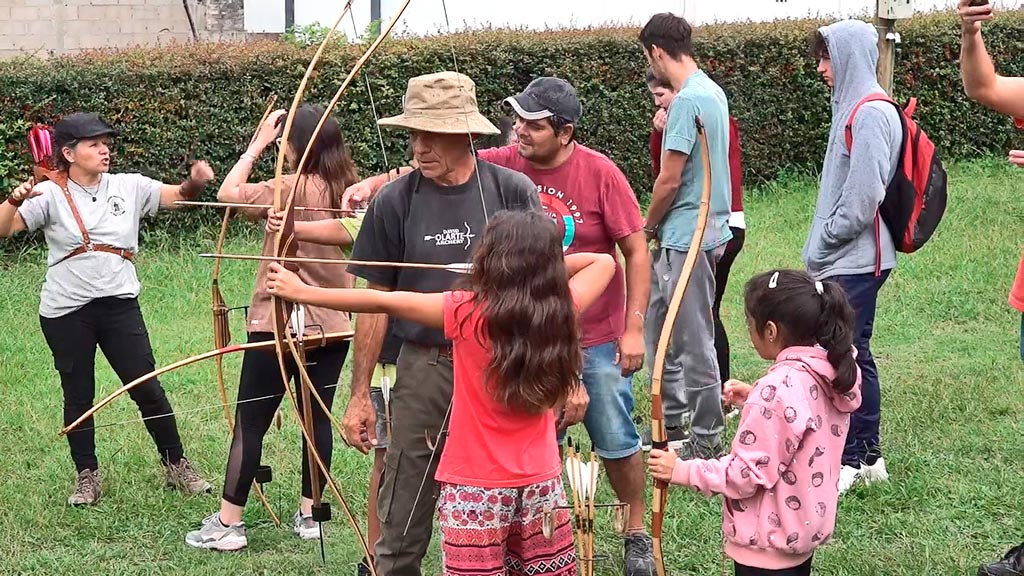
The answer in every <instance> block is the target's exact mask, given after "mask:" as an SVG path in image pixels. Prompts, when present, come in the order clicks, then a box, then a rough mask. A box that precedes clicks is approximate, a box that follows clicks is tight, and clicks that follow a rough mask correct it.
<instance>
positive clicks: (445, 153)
mask: <svg viewBox="0 0 1024 576" xmlns="http://www.w3.org/2000/svg"><path fill="white" fill-rule="evenodd" d="M378 123H379V124H380V125H381V126H391V127H395V128H402V129H405V130H407V131H409V138H410V144H411V150H412V154H413V157H414V158H415V160H416V163H417V164H418V167H417V168H416V169H415V170H411V171H409V172H406V173H404V174H402V175H401V176H398V177H394V178H392V181H391V182H389V183H388V184H387V185H386V186H384V188H382V189H381V191H380V193H379V194H377V196H376V198H375V199H374V201H373V202H372V203H371V204H370V206H369V208H368V209H367V213H366V216H365V218H364V220H363V225H362V228H361V230H360V232H359V236H358V238H357V239H356V243H355V246H354V247H353V253H352V254H353V258H355V259H356V260H378V261H389V262H423V263H438V262H441V263H463V262H466V263H468V262H470V260H471V258H472V255H473V251H474V250H475V248H476V246H477V244H478V243H479V239H480V236H481V235H482V234H483V231H484V227H485V226H486V223H487V219H488V217H489V216H490V215H492V214H494V213H495V212H498V211H501V210H538V211H539V210H540V209H541V208H540V202H539V201H538V199H537V193H536V189H537V188H536V186H535V185H534V184H533V182H531V181H530V179H529V178H527V177H526V176H524V175H523V174H520V173H519V172H515V171H512V170H508V169H506V168H501V167H498V166H495V165H494V164H490V163H488V162H484V161H478V160H477V159H476V157H475V156H474V155H473V152H472V147H471V142H472V139H473V137H474V136H477V135H483V134H496V133H498V132H499V131H498V129H497V128H495V127H494V125H493V124H491V123H490V122H489V121H488V120H487V119H486V118H485V117H483V116H482V115H481V114H480V112H479V110H478V108H477V103H476V86H475V84H474V83H473V81H472V80H471V79H470V78H469V77H467V76H465V75H462V74H458V73H455V72H440V73H436V74H427V75H425V76H417V77H415V78H412V79H411V80H409V85H408V89H407V90H406V93H405V97H404V99H403V112H402V114H400V115H398V116H395V117H392V118H384V119H382V120H380V121H378ZM349 271H350V272H352V273H353V274H355V275H356V276H359V277H360V278H363V279H365V280H366V281H367V284H368V287H370V288H375V289H378V290H410V291H414V292H441V291H444V290H448V289H451V288H452V286H453V284H454V282H455V281H456V280H457V279H458V276H457V274H455V273H453V272H448V271H443V270H421V269H411V268H398V267H395V268H387V267H369V266H359V265H353V266H349ZM386 326H387V316H386V315H384V314H359V316H358V318H357V320H356V333H355V346H354V348H355V361H354V362H355V363H354V367H353V369H352V393H351V399H350V400H349V404H348V408H347V409H346V411H345V418H344V426H345V434H346V441H347V442H348V443H349V444H350V445H352V446H355V447H356V448H358V449H359V450H360V451H362V452H364V453H366V452H368V451H369V450H370V449H372V447H373V445H374V444H375V443H376V438H375V436H376V434H375V429H376V427H375V420H376V413H375V410H374V408H373V405H372V404H371V401H370V378H371V374H372V372H373V367H374V364H375V363H376V361H377V357H378V355H379V354H380V349H381V345H382V342H383V339H384V334H385V332H386V330H385V327H386ZM395 334H396V335H397V336H398V337H399V338H401V339H402V341H403V345H402V351H401V354H400V356H399V359H398V366H397V374H396V376H397V378H396V383H395V387H394V390H393V391H392V394H391V438H390V444H389V446H388V450H387V456H386V458H385V471H384V478H383V479H382V480H381V491H380V494H379V496H378V505H377V511H378V514H379V516H380V521H381V537H380V540H378V541H377V543H376V546H375V549H374V554H375V558H373V559H371V561H373V562H374V563H375V566H376V569H377V573H378V574H381V575H388V576H407V575H411V576H419V574H420V573H421V571H420V563H421V562H422V560H423V556H424V554H425V553H426V551H427V546H428V544H429V543H430V537H431V531H432V529H433V511H434V509H435V504H436V500H435V490H434V484H433V478H434V471H435V470H436V468H437V463H438V460H439V459H440V454H441V451H443V450H444V444H445V434H444V430H445V429H446V420H447V415H448V411H449V406H450V403H451V398H452V378H453V372H452V348H451V342H450V341H449V340H447V339H445V337H444V333H443V332H442V331H441V330H437V329H433V328H427V327H425V326H422V325H420V324H417V323H415V322H409V321H405V320H396V322H395Z"/></svg>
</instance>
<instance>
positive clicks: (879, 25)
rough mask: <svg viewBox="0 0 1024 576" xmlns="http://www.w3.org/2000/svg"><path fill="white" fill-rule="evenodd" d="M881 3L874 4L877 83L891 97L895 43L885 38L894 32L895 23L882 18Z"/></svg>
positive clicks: (894, 65)
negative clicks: (876, 32) (876, 35)
mask: <svg viewBox="0 0 1024 576" xmlns="http://www.w3.org/2000/svg"><path fill="white" fill-rule="evenodd" d="M881 5H882V3H881V1H880V0H879V1H878V2H876V4H875V30H877V31H878V83H879V84H881V85H882V88H883V89H884V90H885V93H886V94H888V95H889V96H892V74H893V69H894V68H895V67H896V41H895V40H890V39H888V38H886V36H888V34H889V33H890V32H892V31H894V30H895V26H896V21H895V20H892V19H890V18H882V9H881V8H882V6H881Z"/></svg>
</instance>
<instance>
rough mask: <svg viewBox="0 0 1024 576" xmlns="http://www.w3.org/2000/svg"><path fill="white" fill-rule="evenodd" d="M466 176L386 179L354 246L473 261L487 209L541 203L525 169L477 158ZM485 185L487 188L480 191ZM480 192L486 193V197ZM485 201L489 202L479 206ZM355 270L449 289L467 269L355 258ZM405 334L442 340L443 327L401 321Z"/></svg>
mask: <svg viewBox="0 0 1024 576" xmlns="http://www.w3.org/2000/svg"><path fill="white" fill-rule="evenodd" d="M477 170H478V172H479V175H480V178H479V180H478V179H477V175H476V174H474V175H473V176H472V177H471V178H470V179H469V180H468V181H467V182H466V183H465V184H460V185H458V186H438V185H437V184H435V183H434V182H433V181H431V180H429V179H427V178H424V177H423V175H422V174H421V173H420V171H419V170H415V171H413V172H410V173H408V174H406V175H405V176H403V177H401V178H399V179H398V180H395V181H394V182H392V183H391V184H388V185H387V186H385V187H384V188H383V189H381V191H380V193H379V194H377V197H376V198H375V199H374V201H373V202H372V203H371V204H370V206H369V208H368V209H367V211H366V216H365V217H364V218H363V225H362V228H360V230H359V236H358V237H357V238H356V242H355V246H354V247H353V248H352V257H353V258H354V259H356V260H377V261H384V262H419V263H424V264H455V263H465V262H470V260H471V259H472V256H473V251H474V250H475V249H476V247H477V246H478V245H479V244H480V239H481V237H482V236H483V233H484V227H485V226H486V218H485V216H484V212H485V211H484V207H486V213H487V215H488V217H489V216H490V215H493V214H494V213H496V212H499V211H501V210H535V211H538V212H539V211H540V210H541V205H540V199H539V198H538V196H537V186H536V185H534V183H533V182H532V181H531V180H530V179H529V178H527V177H526V176H525V175H523V174H522V173H521V172H516V171H514V170H509V169H508V168H502V167H500V166H496V165H494V164H491V163H489V162H485V161H483V160H478V161H477ZM481 190H482V192H481ZM481 196H482V198H481ZM481 202H482V203H483V206H481ZM348 270H349V272H351V273H352V274H355V275H356V276H359V277H360V278H363V279H364V280H366V281H368V282H372V283H374V284H380V285H382V286H386V287H388V288H391V289H393V290H408V291H411V292H443V291H445V290H451V289H452V287H453V285H454V284H455V281H456V280H458V279H459V278H460V277H461V275H460V274H459V273H458V272H449V271H447V270H423V269H418V268H398V267H374V266H359V265H358V264H355V265H349V267H348ZM395 335H396V336H398V337H399V338H400V339H402V340H404V341H406V342H413V343H416V344H420V345H424V346H444V345H449V344H450V342H449V341H448V340H447V339H445V337H444V332H443V331H442V330H438V329H436V328H427V327H426V326H423V325H421V324H417V323H415V322H410V321H408V320H396V321H395Z"/></svg>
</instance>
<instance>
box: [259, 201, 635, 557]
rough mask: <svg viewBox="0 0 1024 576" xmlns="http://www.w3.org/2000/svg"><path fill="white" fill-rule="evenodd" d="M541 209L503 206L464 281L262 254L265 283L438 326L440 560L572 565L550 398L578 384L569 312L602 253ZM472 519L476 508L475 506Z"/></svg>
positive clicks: (312, 299) (602, 267) (602, 282)
mask: <svg viewBox="0 0 1024 576" xmlns="http://www.w3.org/2000/svg"><path fill="white" fill-rule="evenodd" d="M561 238H562V237H561V233H560V232H559V231H558V230H557V228H556V226H555V225H554V223H553V222H552V221H551V220H550V219H549V218H548V217H546V216H545V215H543V214H538V213H534V212H499V213H498V214H496V215H495V216H494V217H492V218H491V221H490V223H489V224H488V226H487V229H486V231H485V233H484V237H483V241H482V243H481V244H480V246H479V247H478V248H477V250H476V253H475V254H474V257H473V262H472V272H471V274H470V276H469V277H468V278H467V279H466V281H465V282H464V285H465V289H464V290H453V291H448V292H443V293H439V294H421V293H414V292H384V291H378V290H330V289H325V288H319V287H314V286H308V285H306V284H305V283H303V282H302V281H301V280H300V279H299V278H298V277H297V276H295V274H292V273H291V272H288V271H286V270H285V269H284V268H283V267H280V266H277V265H276V264H275V265H272V266H271V272H270V276H269V283H268V289H269V291H270V292H271V293H272V294H275V295H277V296H280V297H282V298H285V299H287V300H293V301H296V302H304V303H307V304H311V305H314V306H326V307H330V308H335V309H338V310H347V311H350V312H369V313H387V314H390V315H393V316H397V317H399V318H404V319H407V320H411V321H414V322H417V323H420V324H423V325H425V326H430V327H436V328H443V329H444V331H445V336H446V337H448V338H450V339H451V340H452V348H453V361H454V370H455V382H454V392H453V400H452V405H451V414H450V419H449V426H448V440H447V444H446V446H445V450H444V452H443V453H442V455H441V460H440V463H439V465H438V468H437V475H436V477H435V479H436V480H437V481H438V482H439V483H440V484H441V494H440V497H439V500H438V502H439V504H438V514H439V517H440V523H441V532H442V538H443V541H442V550H443V554H444V574H451V575H460V574H467V575H468V574H480V573H488V574H490V573H501V572H502V571H503V570H504V569H505V567H506V566H512V565H514V566H517V567H518V569H519V570H520V571H521V572H522V573H525V574H558V575H567V574H575V573H576V572H575V570H576V567H575V551H574V548H573V538H572V530H571V527H570V524H569V513H568V510H564V509H563V510H560V511H559V513H558V514H556V518H555V522H554V529H553V531H552V538H551V539H547V538H545V537H544V536H543V535H542V530H541V524H542V522H543V517H544V515H543V513H544V511H545V510H546V509H550V508H556V507H558V506H562V505H564V503H565V493H564V492H563V489H562V482H561V461H560V459H559V452H558V444H557V442H556V439H555V423H556V414H555V410H556V409H557V407H559V406H560V405H561V404H562V403H563V402H564V401H565V399H566V398H567V397H568V395H569V394H570V393H571V392H573V391H574V390H575V388H576V387H577V386H579V385H580V370H581V368H582V362H583V357H582V351H581V348H580V337H579V330H578V327H577V320H578V316H579V313H580V311H582V310H583V309H585V308H586V307H587V306H589V305H590V304H591V303H593V302H594V301H595V300H596V299H597V298H598V297H599V296H600V295H601V293H602V292H604V290H605V287H606V286H607V285H608V283H609V281H611V278H612V276H613V275H614V273H615V262H614V260H613V259H612V257H611V256H609V255H607V254H588V253H579V254H572V255H569V256H564V257H563V255H562V243H561V242H562V239H561ZM471 519H472V520H471Z"/></svg>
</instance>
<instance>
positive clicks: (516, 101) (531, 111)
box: [505, 76, 583, 124]
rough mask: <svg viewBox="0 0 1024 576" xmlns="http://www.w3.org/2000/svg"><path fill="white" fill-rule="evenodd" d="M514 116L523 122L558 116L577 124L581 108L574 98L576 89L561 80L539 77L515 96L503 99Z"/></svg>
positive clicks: (577, 100)
mask: <svg viewBox="0 0 1024 576" xmlns="http://www.w3.org/2000/svg"><path fill="white" fill-rule="evenodd" d="M505 103H506V104H508V105H509V106H511V107H512V108H513V109H514V110H515V111H516V114H517V115H519V117H520V118H522V119H524V120H542V119H544V118H549V117H551V116H560V117H562V118H565V119H566V120H568V121H569V122H570V123H573V124H575V123H576V122H579V119H580V116H582V115H583V107H582V106H580V101H579V98H577V97H576V89H575V88H573V87H572V84H569V83H568V82H566V81H565V80H562V79H561V78H554V77H551V76H541V77H540V78H537V79H535V80H534V81H533V82H530V84H529V85H528V86H527V87H526V90H523V91H522V92H520V93H519V94H516V95H515V96H510V97H508V98H506V99H505Z"/></svg>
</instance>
